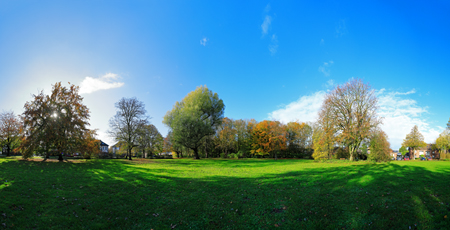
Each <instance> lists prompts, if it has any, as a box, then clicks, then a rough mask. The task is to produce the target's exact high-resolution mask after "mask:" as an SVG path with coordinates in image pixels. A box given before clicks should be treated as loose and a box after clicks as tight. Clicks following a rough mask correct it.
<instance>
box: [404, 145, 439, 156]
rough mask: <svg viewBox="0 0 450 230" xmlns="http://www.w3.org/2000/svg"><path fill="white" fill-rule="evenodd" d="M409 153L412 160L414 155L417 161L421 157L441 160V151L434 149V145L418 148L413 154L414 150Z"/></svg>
mask: <svg viewBox="0 0 450 230" xmlns="http://www.w3.org/2000/svg"><path fill="white" fill-rule="evenodd" d="M409 153H410V156H411V158H412V159H413V154H414V157H415V158H416V159H417V158H419V157H420V156H422V157H425V158H429V157H431V159H439V158H440V154H439V151H438V150H437V149H435V148H434V144H427V146H425V147H420V148H417V149H415V150H414V153H413V151H412V149H409Z"/></svg>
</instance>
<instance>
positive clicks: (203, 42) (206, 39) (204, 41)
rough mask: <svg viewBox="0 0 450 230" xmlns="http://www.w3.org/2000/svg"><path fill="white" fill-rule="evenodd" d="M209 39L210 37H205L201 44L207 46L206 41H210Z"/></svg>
mask: <svg viewBox="0 0 450 230" xmlns="http://www.w3.org/2000/svg"><path fill="white" fill-rule="evenodd" d="M208 41H209V39H208V38H207V37H203V38H202V39H201V40H200V45H202V46H206V42H208Z"/></svg>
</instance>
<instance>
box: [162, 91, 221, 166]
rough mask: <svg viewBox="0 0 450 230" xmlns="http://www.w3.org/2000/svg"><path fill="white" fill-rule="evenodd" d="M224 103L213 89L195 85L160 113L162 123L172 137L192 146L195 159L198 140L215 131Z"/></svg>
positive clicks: (176, 140)
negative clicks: (184, 95)
mask: <svg viewBox="0 0 450 230" xmlns="http://www.w3.org/2000/svg"><path fill="white" fill-rule="evenodd" d="M224 110H225V105H224V103H223V101H222V99H220V98H219V95H218V94H217V93H213V92H212V91H211V90H209V89H208V88H207V87H206V86H200V87H197V89H196V90H194V91H192V92H190V93H189V94H188V95H187V96H186V97H185V98H183V100H182V101H181V102H176V103H175V105H174V106H173V108H172V110H170V111H168V112H167V114H166V115H165V116H164V121H163V123H164V124H165V125H167V126H168V127H169V129H170V130H171V131H172V137H173V139H172V141H173V142H176V143H178V144H180V145H182V146H185V147H186V148H189V149H192V150H193V151H194V155H195V158H196V159H200V156H199V154H198V150H199V147H200V145H201V144H202V143H201V141H202V139H203V138H204V137H206V136H208V135H213V134H214V133H215V132H216V129H217V126H218V125H220V124H221V123H222V119H223V114H224Z"/></svg>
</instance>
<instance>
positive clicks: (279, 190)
mask: <svg viewBox="0 0 450 230" xmlns="http://www.w3.org/2000/svg"><path fill="white" fill-rule="evenodd" d="M449 203H450V162H437V161H432V162H420V161H416V162H414V161H410V162H391V163H383V164H370V163H365V162H363V163H316V162H314V161H310V160H278V161H274V160H256V159H248V160H205V159H202V160H190V159H183V160H179V159H174V160H133V161H127V160H91V161H86V162H85V161H76V162H75V161H72V162H68V163H67V162H65V163H57V162H31V161H20V160H18V159H14V158H0V229H2V228H19V229H20V228H37V229H47V228H53V229H66V228H71V229H83V228H85V229H105V228H106V229H107V228H111V229H117V228H119V229H133V228H135V229H171V228H174V229H274V228H282V229H305V228H306V229H343V228H344V229H353V228H354V229H409V227H411V229H448V228H450V221H449V219H450V215H449V214H450V206H449ZM447 216H449V217H447Z"/></svg>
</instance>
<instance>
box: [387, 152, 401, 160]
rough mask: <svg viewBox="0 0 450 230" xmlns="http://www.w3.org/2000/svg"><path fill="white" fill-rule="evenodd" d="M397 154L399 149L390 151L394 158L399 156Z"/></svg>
mask: <svg viewBox="0 0 450 230" xmlns="http://www.w3.org/2000/svg"><path fill="white" fill-rule="evenodd" d="M397 155H398V150H391V152H390V153H389V156H390V157H393V158H397ZM400 155H401V153H400Z"/></svg>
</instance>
